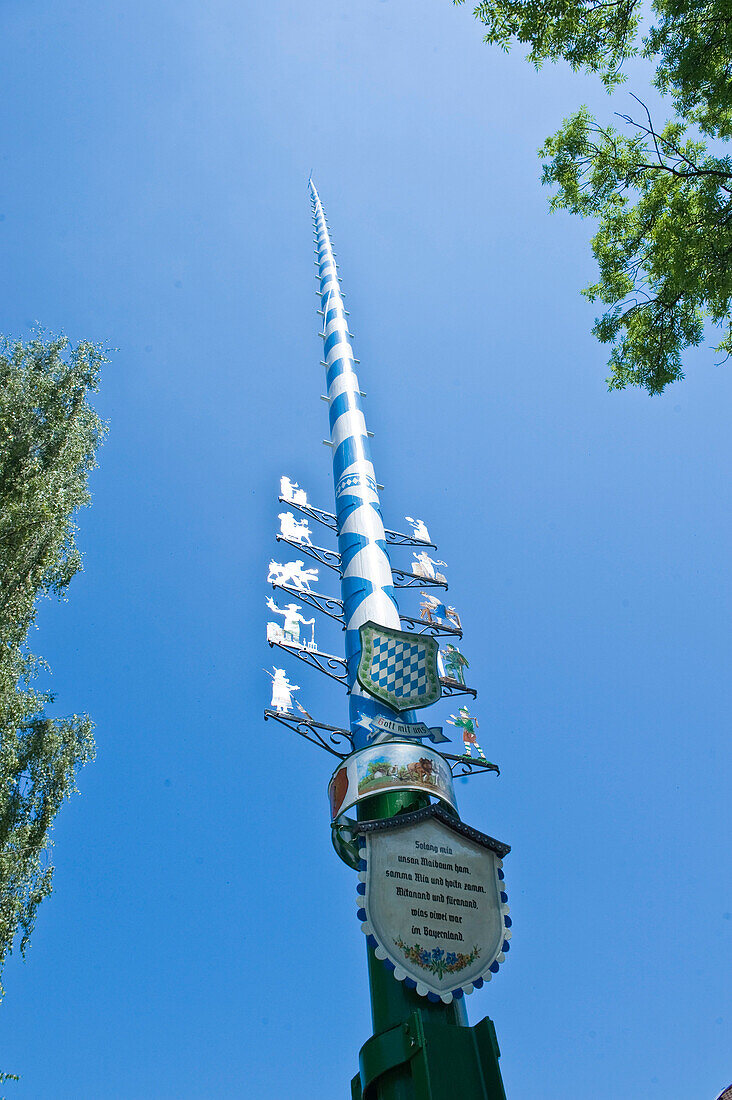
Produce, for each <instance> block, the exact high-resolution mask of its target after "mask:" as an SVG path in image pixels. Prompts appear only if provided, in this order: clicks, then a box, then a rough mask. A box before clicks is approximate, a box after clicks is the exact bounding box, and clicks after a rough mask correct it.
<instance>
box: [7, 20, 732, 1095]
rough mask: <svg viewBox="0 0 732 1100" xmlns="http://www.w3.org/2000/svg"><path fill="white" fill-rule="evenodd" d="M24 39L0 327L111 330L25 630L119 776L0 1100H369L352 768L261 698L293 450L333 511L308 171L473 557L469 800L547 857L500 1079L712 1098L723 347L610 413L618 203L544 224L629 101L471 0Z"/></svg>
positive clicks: (409, 420)
mask: <svg viewBox="0 0 732 1100" xmlns="http://www.w3.org/2000/svg"><path fill="white" fill-rule="evenodd" d="M2 26H3V31H2V36H1V38H0V57H1V59H2V77H0V80H1V81H2V96H0V117H1V120H2V125H1V129H0V132H1V133H2V142H1V143H0V156H1V157H2V177H1V179H2V186H1V188H0V194H1V196H2V198H1V199H0V214H1V215H2V221H0V248H1V249H2V264H1V265H0V270H1V275H0V279H1V280H2V293H1V295H0V318H1V323H0V329H1V330H2V331H4V332H6V333H9V334H14V335H26V334H28V333H29V331H30V328H31V326H32V324H33V323H34V322H35V321H40V322H41V323H42V324H43V325H45V326H46V327H47V328H48V329H49V330H52V331H59V330H64V331H66V332H67V333H68V334H69V336H71V337H72V339H74V340H79V339H95V340H100V341H107V342H109V344H110V345H112V346H114V347H116V348H118V349H119V350H118V351H117V352H116V353H115V354H114V355H113V357H112V362H111V363H110V365H109V366H108V367H107V368H106V373H105V377H104V382H103V389H102V392H101V394H100V396H99V400H98V407H99V410H100V412H101V413H102V415H103V416H104V417H106V418H108V419H109V421H110V424H111V432H110V436H109V441H108V443H107V444H106V445H105V447H104V450H103V453H102V455H101V467H100V469H99V470H98V471H97V472H96V473H95V475H94V478H93V491H94V504H93V507H92V508H91V509H90V510H88V511H86V512H85V513H84V514H83V515H82V516H81V544H82V547H83V549H84V551H85V555H86V571H85V573H84V574H83V575H82V576H80V577H78V578H77V579H76V580H75V581H74V583H73V585H72V587H71V590H70V600H69V602H68V603H67V604H63V605H60V606H59V605H55V604H51V603H47V604H45V605H44V607H43V610H42V613H41V615H40V617H39V631H38V632H37V633H36V634H34V636H33V639H32V641H33V645H34V647H35V648H36V649H37V650H38V651H39V652H41V653H43V654H44V655H45V656H46V657H47V659H48V660H49V662H50V665H51V667H52V669H53V675H52V677H51V684H52V686H53V688H54V689H55V691H56V692H57V704H56V706H57V709H58V712H59V713H67V712H70V711H73V710H77V711H80V710H88V711H89V713H90V714H91V715H92V716H93V717H94V719H95V720H96V723H97V732H96V736H97V743H98V760H97V762H96V763H95V764H94V765H92V766H90V767H88V768H87V769H86V770H85V772H84V773H83V774H82V776H81V780H80V785H81V789H82V797H77V798H76V799H75V800H74V801H73V802H72V803H70V804H69V805H67V806H66V807H65V808H64V810H63V811H62V814H61V816H60V818H59V824H58V827H57V829H56V834H55V835H56V842H57V847H56V852H55V862H56V867H57V871H56V890H55V893H54V895H53V897H52V898H51V899H50V900H48V901H47V902H45V903H44V904H43V906H42V908H41V911H40V914H39V919H38V926H37V929H36V933H35V936H34V942H33V946H32V948H31V950H30V954H29V957H28V960H27V962H25V963H22V962H21V961H20V959H19V958H16V957H14V958H13V959H12V960H11V962H10V964H9V966H8V967H7V970H6V976H5V984H6V987H7V995H6V999H5V1002H4V1004H3V1005H2V1007H1V1008H0V1051H1V1054H0V1058H1V1063H0V1068H1V1069H4V1070H5V1071H14V1072H18V1073H21V1074H22V1081H21V1083H20V1084H18V1085H11V1084H9V1085H7V1086H6V1089H5V1094H6V1095H7V1097H8V1098H9V1100H12V1098H14V1097H17V1098H18V1100H38V1098H39V1097H44V1098H46V1097H48V1098H59V1100H67V1098H68V1100H71V1098H74V1100H79V1098H84V1100H87V1098H88V1100H97V1098H107V1097H124V1098H125V1100H134V1098H162V1100H168V1098H169V1100H179V1098H181V1097H191V1098H197V1100H198V1098H202V1097H211V1098H228V1097H255V1098H269V1097H286V1096H292V1095H295V1094H297V1096H298V1097H299V1098H301V1100H340V1098H342V1097H345V1096H347V1095H349V1087H348V1082H349V1080H350V1077H351V1075H352V1074H353V1073H354V1072H355V1071H356V1068H357V1051H358V1048H359V1047H360V1045H361V1044H362V1043H363V1042H364V1041H365V1040H366V1038H367V1037H368V1036H369V1035H370V1019H369V1009H368V993H367V984H366V966H365V948H364V944H363V937H362V935H361V932H360V930H359V927H358V923H357V921H356V919H355V906H354V902H353V886H354V882H353V874H352V872H350V871H349V870H347V868H346V867H345V866H344V865H343V864H341V863H340V862H339V860H338V859H337V857H336V856H335V854H334V853H333V851H332V849H331V847H330V840H329V829H328V811H327V800H326V784H327V780H328V776H329V774H330V767H331V763H330V758H329V757H327V756H326V754H325V753H320V752H319V751H318V750H317V749H315V748H314V747H311V746H309V745H307V744H306V743H305V742H301V741H300V740H298V739H295V738H294V737H292V736H290V735H288V733H287V732H286V731H284V730H281V729H280V728H272V723H269V724H268V725H267V726H265V725H264V724H263V722H262V716H261V714H262V709H263V707H264V706H265V705H266V704H267V703H268V701H269V697H268V693H267V683H268V682H267V680H266V677H265V676H264V674H263V672H262V668H263V666H270V665H271V664H272V652H271V651H270V650H269V649H268V648H267V646H266V644H265V639H264V629H265V628H264V623H265V619H266V609H265V606H264V601H265V597H266V595H267V592H268V589H267V587H266V585H265V584H264V576H265V573H266V566H267V562H268V560H269V558H270V557H271V556H272V555H273V553H274V550H275V543H274V538H273V536H274V531H275V524H276V514H277V511H278V510H279V509H278V506H277V503H276V494H277V487H278V478H279V475H280V474H281V473H283V472H287V473H288V474H290V476H292V477H293V478H295V479H296V480H298V481H300V482H301V483H302V484H303V485H305V486H306V487H307V488H308V490H309V492H310V496H311V499H312V500H314V501H315V502H316V503H319V504H320V505H321V506H322V507H325V508H329V507H330V506H331V500H332V496H331V480H330V471H329V463H330V456H329V452H328V451H327V450H326V448H324V447H323V446H322V445H321V439H322V438H323V436H324V435H325V434H326V431H327V417H326V410H325V407H324V406H323V405H322V403H321V402H320V401H319V399H318V398H319V394H320V392H321V387H322V375H321V368H320V367H319V366H318V362H319V359H320V351H321V344H320V341H319V340H318V338H317V335H316V332H317V322H318V318H317V317H316V315H315V309H316V298H315V294H314V293H313V291H314V289H315V285H316V284H315V281H314V278H313V274H314V270H315V269H314V268H313V267H312V263H311V261H312V259H313V256H312V252H311V247H312V246H311V226H310V208H309V202H308V196H307V191H306V180H307V175H308V172H309V171H310V170H311V169H312V170H313V173H314V177H315V179H316V181H317V184H318V187H319V189H320V192H321V196H322V199H323V202H324V204H325V207H326V210H327V213H328V216H329V219H330V222H331V225H332V227H333V234H334V241H335V246H336V249H337V252H338V258H339V262H340V264H341V270H342V275H343V279H344V287H345V289H346V291H347V292H348V295H349V298H348V304H349V308H350V310H351V322H352V328H353V331H354V333H355V334H356V340H355V347H356V352H357V354H358V355H359V357H360V358H361V360H362V364H363V366H362V376H361V381H362V385H363V388H364V389H365V390H366V391H367V392H368V395H369V399H368V403H367V416H368V418H369V426H370V428H371V429H372V430H373V431H375V433H376V438H375V440H374V454H375V460H376V464H377V471H378V473H379V477H380V479H381V480H382V481H383V482H384V483H385V485H386V490H385V492H384V494H383V504H384V510H385V515H386V518H387V522H388V523H389V525H390V526H396V527H398V526H400V525H401V524H402V522H403V520H402V517H403V516H404V514H405V513H407V514H409V515H413V516H422V517H424V518H425V519H426V521H427V522H428V525H429V527H430V529H431V531H432V533H433V535H434V536H435V537H436V539H437V541H438V544H439V548H440V551H441V554H440V556H441V557H443V558H444V559H445V560H446V561H447V562H448V563H449V567H450V568H449V578H450V581H451V597H452V600H453V601H454V603H455V604H456V606H457V607H458V608H459V609H460V610H461V611H462V614H463V621H464V627H465V644H464V650H465V652H466V655H467V656H468V658H469V659H470V661H471V674H472V680H473V682H474V683H475V684H476V686H477V687H478V688H479V689H480V697H479V707H478V710H477V713H478V714H479V717H480V721H481V731H482V735H483V736H482V743H483V747H484V748H485V750H486V753H487V755H488V756H489V758H490V759H493V760H497V761H498V762H499V763H500V765H501V767H502V775H501V777H500V778H499V779H496V778H495V777H494V776H487V777H485V778H482V779H476V780H474V781H471V782H470V783H465V784H462V785H459V787H458V793H459V797H460V801H461V810H462V813H463V817H464V818H465V819H466V820H467V821H468V822H469V823H470V824H473V825H475V826H477V827H478V828H480V829H484V830H485V831H487V832H489V833H492V834H493V835H495V836H498V837H500V838H501V839H504V840H506V841H508V842H509V843H511V844H512V845H513V851H512V853H511V855H510V856H509V857H508V859H507V860H506V874H507V880H508V884H509V892H510V900H511V903H512V915H513V918H514V932H515V935H514V939H513V948H512V951H511V954H510V956H509V958H508V959H507V962H506V965H505V966H504V967H502V969H501V973H500V974H499V976H498V978H497V979H496V980H495V981H494V982H492V983H491V984H490V986H488V987H487V988H486V989H484V990H483V991H481V992H480V993H476V994H474V995H473V996H472V997H471V998H470V999H469V1002H468V1007H469V1012H470V1016H471V1020H472V1022H477V1020H479V1019H480V1018H481V1017H482V1016H483V1015H486V1014H489V1015H490V1016H491V1017H492V1018H493V1019H494V1021H495V1024H496V1028H497V1031H498V1036H499V1041H500V1044H501V1048H502V1054H503V1056H502V1069H503V1074H504V1079H505V1083H506V1088H507V1092H508V1096H509V1100H524V1098H528V1097H541V1098H542V1100H575V1098H577V1100H579V1098H584V1097H588V1096H591V1097H592V1098H593V1100H619V1098H623V1100H646V1098H650V1100H652V1098H653V1097H654V1096H659V1097H661V1096H663V1097H666V1098H670V1100H692V1098H694V1100H695V1098H697V1097H698V1098H700V1100H704V1098H710V1100H713V1097H715V1096H716V1094H717V1092H718V1091H719V1090H720V1089H721V1088H722V1087H723V1086H724V1085H726V1084H728V1083H729V1079H730V1078H732V1059H731V1058H730V1051H732V1007H731V1005H730V969H731V963H732V959H731V958H730V955H731V945H732V919H731V915H732V897H731V896H730V885H731V876H730V854H729V817H728V806H729V778H730V770H729V769H730V748H729V744H730V738H729V714H730V675H729V668H730V641H729V623H730V595H731V593H730V580H729V559H730V546H729V544H730V529H731V525H730V518H729V503H728V498H729V467H730V449H731V447H730V444H731V434H730V430H729V408H730V399H731V398H732V379H731V378H730V368H729V367H727V368H719V367H716V366H715V365H714V359H715V357H714V354H713V353H712V352H709V351H703V352H696V353H694V354H692V355H690V356H689V359H688V379H687V380H686V381H685V382H683V383H680V384H677V385H675V386H673V387H671V389H670V390H669V391H668V392H667V393H666V394H665V395H664V396H662V397H661V398H656V399H650V398H648V397H647V396H646V395H645V394H642V393H639V392H627V393H621V394H615V395H612V394H608V393H607V392H606V389H605V385H604V381H603V380H604V377H605V374H606V368H605V359H606V352H605V350H604V349H603V348H601V347H599V346H598V345H597V344H596V343H595V342H594V340H593V339H592V337H591V336H590V335H589V330H590V327H591V324H592V319H593V307H592V306H590V305H588V303H586V302H585V301H584V300H583V299H582V298H581V297H580V296H579V293H578V290H579V288H580V287H581V286H583V285H585V284H586V283H587V282H589V281H590V280H591V278H592V276H593V271H594V266H593V261H592V259H591V256H590V253H589V249H588V243H587V242H588V238H589V235H590V232H591V226H590V225H588V224H582V223H579V222H575V221H573V220H571V219H570V218H568V217H565V216H555V217H550V216H549V215H548V213H547V209H546V199H547V195H546V193H545V192H543V191H542V188H541V186H540V183H539V163H538V161H537V158H536V149H537V147H538V146H539V145H540V144H541V141H542V140H543V138H544V137H545V136H546V135H547V134H548V133H550V132H552V131H553V130H554V129H556V127H557V125H558V124H559V122H560V120H561V119H562V117H564V116H565V115H566V114H568V113H569V112H570V110H572V109H573V108H574V107H575V106H576V105H577V104H579V103H580V102H583V101H585V102H589V103H590V104H592V105H594V106H595V107H596V109H597V110H598V111H602V112H605V113H606V115H609V114H610V113H611V111H612V110H613V109H617V110H626V109H627V107H628V103H629V101H628V100H627V98H624V95H621V96H620V97H619V98H618V100H617V102H616V103H614V104H611V103H609V102H608V101H607V99H606V97H605V96H604V93H602V91H601V90H600V88H599V87H598V85H597V84H596V83H594V82H592V81H590V80H589V79H585V78H582V77H577V76H574V75H572V74H571V73H569V72H567V71H566V70H565V69H561V68H560V69H547V70H546V71H545V72H543V73H542V74H539V75H537V74H535V73H534V72H533V70H531V69H530V68H529V67H528V66H526V65H525V64H524V63H523V62H522V60H521V58H520V55H519V54H516V55H515V56H514V55H511V56H508V57H506V56H504V55H502V54H501V53H499V52H497V51H496V50H492V49H490V48H488V47H486V46H484V45H483V44H482V42H481V37H482V36H481V31H480V28H479V26H478V25H477V24H476V23H475V21H474V20H473V18H472V16H471V13H470V11H469V9H468V8H457V9H456V8H454V7H453V6H452V5H451V4H450V3H449V0H430V2H429V3H424V2H423V0H422V2H420V0H401V2H399V3H397V2H396V0H388V2H377V0H349V2H343V0H314V2H313V3H310V4H303V3H297V2H295V0H272V2H270V3H267V4H256V5H255V4H242V3H241V2H234V0H211V2H209V3H208V4H206V5H201V4H199V3H193V2H191V0H175V2H173V0H145V2H144V3H143V2H141V0H128V2H126V3H124V4H123V3H120V2H118V0H108V2H106V3H104V4H98V3H92V2H91V0H75V2H74V0H71V2H68V3H64V4H58V3H51V2H50V0H46V2H44V3H40V2H37V0H5V2H4V3H3V5H2ZM631 87H632V88H633V90H637V91H642V90H643V88H642V86H641V85H639V84H637V83H636V84H633V85H631ZM275 556H276V555H275ZM333 591H335V589H333ZM405 606H406V603H405ZM320 640H321V643H322V644H323V645H324V646H326V647H327V646H330V645H333V646H335V645H337V644H339V635H338V633H337V632H336V631H335V630H334V631H329V630H328V628H327V627H325V626H324V627H323V628H322V630H321V632H320ZM289 667H290V673H291V676H292V678H293V679H294V680H295V682H297V683H298V684H300V685H301V688H302V690H301V693H300V698H301V700H302V702H303V703H304V705H305V706H306V707H307V709H308V710H309V711H311V712H312V713H314V714H315V715H317V716H318V717H320V718H322V719H323V720H325V721H329V722H332V723H334V724H338V723H340V722H343V721H344V720H345V717H346V704H345V699H344V698H343V697H342V695H341V693H340V691H339V689H338V688H337V686H336V685H331V684H330V682H321V680H320V678H319V677H318V676H317V674H316V673H314V672H313V673H308V670H302V671H300V669H296V668H294V667H292V665H291V666H289ZM447 709H448V708H447V706H446V705H443V710H444V711H445V712H447ZM437 711H438V708H436V709H435V711H433V712H429V713H430V716H431V717H432V716H434V719H435V720H438V719H439V718H440V717H444V714H443V713H442V712H440V713H438V712H437Z"/></svg>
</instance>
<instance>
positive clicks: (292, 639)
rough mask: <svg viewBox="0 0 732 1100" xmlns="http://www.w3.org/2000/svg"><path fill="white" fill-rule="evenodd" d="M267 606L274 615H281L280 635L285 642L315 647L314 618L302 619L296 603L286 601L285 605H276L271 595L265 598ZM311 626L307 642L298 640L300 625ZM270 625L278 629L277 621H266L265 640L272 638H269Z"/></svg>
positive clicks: (299, 608) (302, 646)
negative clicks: (308, 641) (309, 638)
mask: <svg viewBox="0 0 732 1100" xmlns="http://www.w3.org/2000/svg"><path fill="white" fill-rule="evenodd" d="M267 607H268V608H269V609H270V611H272V612H274V614H275V615H282V617H283V619H284V624H283V626H282V628H281V629H282V635H283V638H284V640H285V641H286V642H288V643H289V644H290V645H296V646H300V648H301V649H315V619H314V618H313V619H304V618H303V617H302V615H301V614H300V612H301V610H302V608H301V607H299V606H298V605H297V604H296V603H288V604H287V606H286V607H284V608H281V607H278V606H277V604H276V603H275V602H274V600H273V599H272V597H271V596H270V597H268V599H267ZM301 624H302V626H311V627H312V638H311V641H310V643H309V644H305V643H304V642H302V641H300V625H301ZM270 627H275V628H276V629H277V630H279V629H280V627H279V626H278V624H277V623H267V641H271V640H273V639H271V638H270Z"/></svg>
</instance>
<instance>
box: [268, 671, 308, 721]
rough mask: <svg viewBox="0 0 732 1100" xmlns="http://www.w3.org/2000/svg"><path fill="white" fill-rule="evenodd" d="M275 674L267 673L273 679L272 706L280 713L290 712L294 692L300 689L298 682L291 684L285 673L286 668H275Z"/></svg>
mask: <svg viewBox="0 0 732 1100" xmlns="http://www.w3.org/2000/svg"><path fill="white" fill-rule="evenodd" d="M272 668H273V669H274V675H272V673H271V672H269V673H267V675H268V676H270V677H271V679H272V702H271V703H270V707H271V708H272V710H276V711H277V712H278V713H279V714H289V713H290V712H291V711H292V693H293V691H299V690H300V688H299V687H298V686H297V684H291V683H290V681H289V680H288V679H287V676H286V675H285V670H284V668H275V667H274V665H272Z"/></svg>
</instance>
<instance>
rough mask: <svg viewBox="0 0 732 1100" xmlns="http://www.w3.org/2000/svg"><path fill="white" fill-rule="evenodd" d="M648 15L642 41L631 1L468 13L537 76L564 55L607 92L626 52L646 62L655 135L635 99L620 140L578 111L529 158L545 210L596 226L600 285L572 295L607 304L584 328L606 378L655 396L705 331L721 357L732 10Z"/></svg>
mask: <svg viewBox="0 0 732 1100" xmlns="http://www.w3.org/2000/svg"><path fill="white" fill-rule="evenodd" d="M455 2H456V3H462V2H463V0H455ZM651 10H652V13H653V17H654V19H655V22H654V23H653V25H652V26H651V27H650V28H649V29H648V30H647V33H646V34H645V35H641V28H640V21H641V7H640V0H608V2H607V3H605V2H601V0H484V2H483V3H480V4H479V5H478V7H477V8H475V16H476V18H477V19H479V20H480V22H482V23H483V24H484V26H485V27H486V29H487V33H486V35H485V40H486V41H487V42H490V43H495V44H497V45H499V46H501V47H502V48H503V49H504V50H508V49H510V47H511V46H512V45H513V44H514V43H521V44H524V45H528V47H529V53H528V56H527V60H529V61H530V62H531V63H532V64H533V65H535V66H536V67H537V68H540V67H541V65H542V64H543V62H545V61H559V60H562V59H563V60H565V61H567V62H568V63H569V64H570V65H571V67H572V68H573V69H575V70H579V69H584V70H585V71H587V72H590V73H596V74H597V75H599V76H600V77H601V79H602V80H603V82H604V84H605V85H606V87H607V88H608V90H612V89H614V88H616V87H617V85H618V84H620V83H622V82H623V81H624V80H625V74H624V73H623V71H622V66H623V63H624V62H625V61H626V60H627V59H628V58H630V57H633V56H636V55H639V54H640V55H642V56H643V57H645V58H647V59H649V60H651V61H652V62H653V64H654V65H655V71H654V75H653V84H654V85H655V87H656V89H657V90H658V91H659V92H660V93H661V94H662V95H664V96H667V97H668V98H669V99H670V101H671V106H672V109H673V112H674V115H675V117H674V118H672V119H671V120H670V121H668V122H666V123H665V124H664V125H663V126H662V127H660V128H658V127H656V126H655V125H654V123H653V120H652V118H651V115H650V113H649V112H648V110H647V109H646V108H645V106H644V104H643V103H642V102H641V101H640V100H639V99H637V97H635V96H634V97H633V98H634V99H636V102H637V103H638V104H639V107H640V113H639V116H638V118H635V117H631V116H629V115H621V116H620V117H621V118H622V119H623V121H624V122H625V123H626V124H627V126H628V127H629V128H630V133H629V134H621V133H620V132H619V131H618V130H617V129H615V128H614V127H613V126H609V125H601V124H600V123H598V122H597V121H596V120H595V119H594V118H593V116H592V115H591V114H590V113H589V111H587V110H586V108H584V107H583V108H581V109H580V110H579V111H577V112H576V113H575V114H573V115H572V116H570V117H569V118H567V119H566V120H565V121H564V123H563V125H562V127H561V128H560V129H559V130H558V132H557V133H556V134H554V135H553V136H552V137H550V138H548V139H547V141H546V142H545V144H544V146H543V147H542V149H541V151H540V153H541V155H542V156H543V157H544V158H545V161H546V163H545V165H544V173H543V179H544V182H545V183H547V184H549V185H555V186H556V191H555V193H554V195H553V197H552V199H551V207H552V209H554V210H558V209H565V210H569V211H570V212H571V213H573V214H579V215H580V216H583V217H586V216H589V217H592V218H594V219H596V221H597V223H598V231H597V233H596V234H595V236H594V238H593V240H592V249H593V252H594V255H595V257H596V258H597V261H598V265H599V279H598V281H597V282H596V283H594V284H593V285H592V286H589V287H587V288H586V289H585V290H584V292H583V293H584V294H585V295H586V296H587V297H588V298H589V299H590V300H591V301H597V302H601V303H602V305H603V306H605V307H607V308H606V309H605V312H604V314H603V315H602V316H601V317H600V318H598V320H597V321H596V323H595V328H594V332H595V334H596V336H597V337H598V338H599V340H601V341H602V342H603V343H609V344H611V345H612V348H611V354H610V370H611V373H610V376H609V378H608V384H609V386H610V388H611V389H622V388H623V387H624V386H626V385H629V384H632V385H638V386H642V387H644V388H645V389H646V390H648V392H649V393H660V392H661V391H662V390H663V389H664V387H665V386H666V385H667V384H668V383H669V382H672V381H675V380H676V379H679V378H683V363H682V355H683V352H684V351H685V350H686V349H687V348H689V347H691V346H694V345H698V344H700V343H702V341H703V339H704V336H705V330H706V329H708V327H709V326H710V325H711V326H716V327H717V329H718V330H719V331H720V338H719V341H718V342H717V343H716V346H715V350H716V351H718V352H721V353H722V356H723V359H725V360H726V358H727V357H729V355H730V354H732V319H731V314H732V159H731V158H730V155H729V153H728V152H727V149H726V143H727V142H728V141H729V140H730V137H732V4H731V3H730V0H652V4H651Z"/></svg>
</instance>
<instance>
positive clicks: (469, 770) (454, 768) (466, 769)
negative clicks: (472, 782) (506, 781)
mask: <svg viewBox="0 0 732 1100" xmlns="http://www.w3.org/2000/svg"><path fill="white" fill-rule="evenodd" d="M440 755H441V756H444V757H445V759H446V760H449V761H450V762H451V763H450V771H451V772H452V774H453V775H454V776H457V777H460V776H461V775H478V774H479V773H480V772H495V773H496V775H500V774H501V769H500V768H499V767H498V765H497V764H491V762H490V760H481V758H480V757H479V756H466V755H465V754H463V755H462V756H455V755H453V753H451V752H443V753H441V754H440Z"/></svg>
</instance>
